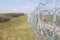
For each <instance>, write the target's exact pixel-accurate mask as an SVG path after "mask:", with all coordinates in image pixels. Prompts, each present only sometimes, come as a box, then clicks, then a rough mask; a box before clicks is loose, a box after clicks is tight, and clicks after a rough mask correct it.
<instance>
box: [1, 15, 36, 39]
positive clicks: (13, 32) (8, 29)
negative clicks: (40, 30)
mask: <svg viewBox="0 0 60 40" xmlns="http://www.w3.org/2000/svg"><path fill="white" fill-rule="evenodd" d="M0 40H37V38H36V37H35V35H34V34H33V32H32V31H31V29H30V27H29V25H28V23H27V16H26V15H24V16H20V17H17V18H12V20H11V21H9V22H5V23H0Z"/></svg>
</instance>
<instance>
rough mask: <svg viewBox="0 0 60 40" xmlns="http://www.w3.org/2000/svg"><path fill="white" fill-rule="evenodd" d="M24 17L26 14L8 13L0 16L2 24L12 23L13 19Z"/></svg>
mask: <svg viewBox="0 0 60 40" xmlns="http://www.w3.org/2000/svg"><path fill="white" fill-rule="evenodd" d="M22 15H24V13H19V14H18V13H7V14H0V22H6V21H10V20H11V19H12V18H13V17H19V16H22Z"/></svg>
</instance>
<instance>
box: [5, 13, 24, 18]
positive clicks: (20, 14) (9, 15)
mask: <svg viewBox="0 0 60 40" xmlns="http://www.w3.org/2000/svg"><path fill="white" fill-rule="evenodd" d="M22 15H24V13H8V14H5V16H8V17H19V16H22Z"/></svg>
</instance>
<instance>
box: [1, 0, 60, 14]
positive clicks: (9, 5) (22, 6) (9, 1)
mask: <svg viewBox="0 0 60 40" xmlns="http://www.w3.org/2000/svg"><path fill="white" fill-rule="evenodd" d="M39 1H40V0H0V12H2V13H6V12H31V11H32V10H33V9H34V8H35V7H36V5H37V4H38V2H39ZM41 2H43V1H41ZM57 2H58V5H60V0H58V1H57ZM48 3H50V5H51V4H52V3H53V2H52V1H51V0H50V1H49V2H48Z"/></svg>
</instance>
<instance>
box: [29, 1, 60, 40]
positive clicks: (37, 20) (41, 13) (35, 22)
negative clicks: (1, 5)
mask: <svg viewBox="0 0 60 40" xmlns="http://www.w3.org/2000/svg"><path fill="white" fill-rule="evenodd" d="M50 2H52V5H53V7H52V8H50V7H51V5H50ZM55 2H56V1H53V0H41V1H40V2H39V4H38V6H37V7H36V9H35V10H34V11H33V12H31V13H30V14H28V22H29V24H30V26H31V28H32V30H33V32H34V33H35V34H36V36H37V37H38V39H39V40H57V39H58V38H59V37H60V36H58V35H60V34H59V33H58V32H57V31H59V30H58V28H59V27H58V26H60V25H59V23H60V17H59V16H60V15H57V14H60V8H57V7H55V6H56V5H55V6H54V3H55ZM58 40H60V39H58Z"/></svg>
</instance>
